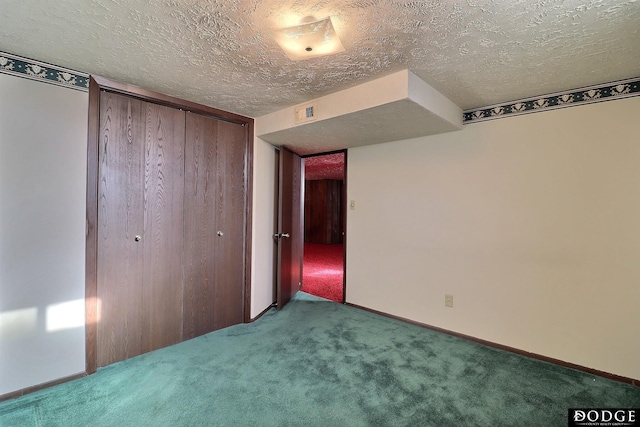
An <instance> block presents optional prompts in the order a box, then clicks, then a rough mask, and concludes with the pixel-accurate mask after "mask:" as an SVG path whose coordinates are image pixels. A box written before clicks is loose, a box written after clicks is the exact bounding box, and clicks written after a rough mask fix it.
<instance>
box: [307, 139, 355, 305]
mask: <svg viewBox="0 0 640 427" xmlns="http://www.w3.org/2000/svg"><path fill="white" fill-rule="evenodd" d="M345 164H346V151H340V152H333V153H327V154H320V155H314V156H309V157H305V158H304V177H305V183H304V252H303V270H302V271H303V275H302V288H301V290H302V291H304V292H307V293H309V294H312V295H316V296H319V297H322V298H326V299H329V300H332V301H335V302H339V303H344V302H345V278H344V273H345V217H346V212H345V211H346V209H345V208H346V206H345V205H346V203H345V199H346V185H345V182H346V181H345V176H346V175H345Z"/></svg>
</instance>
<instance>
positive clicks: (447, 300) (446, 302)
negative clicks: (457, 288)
mask: <svg viewBox="0 0 640 427" xmlns="http://www.w3.org/2000/svg"><path fill="white" fill-rule="evenodd" d="M444 305H445V307H450V308H453V295H446V294H445V296H444Z"/></svg>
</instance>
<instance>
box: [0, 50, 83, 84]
mask: <svg viewBox="0 0 640 427" xmlns="http://www.w3.org/2000/svg"><path fill="white" fill-rule="evenodd" d="M0 73H3V74H10V75H12V76H18V77H24V78H27V79H31V80H37V81H41V82H44V83H50V84H54V85H58V86H63V87H68V88H71V89H76V90H81V91H84V92H88V91H89V75H88V74H85V73H80V72H78V71H73V70H69V69H67V68H62V67H59V66H57V65H52V64H47V63H45V62H40V61H35V60H33V59H28V58H23V57H21V56H18V55H13V54H11V53H6V52H2V51H0Z"/></svg>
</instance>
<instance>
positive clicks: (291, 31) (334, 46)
mask: <svg viewBox="0 0 640 427" xmlns="http://www.w3.org/2000/svg"><path fill="white" fill-rule="evenodd" d="M308 19H311V21H308ZM305 21H306V22H305ZM273 37H274V38H275V40H276V42H278V44H279V45H280V47H281V48H282V50H284V53H285V54H286V55H287V56H288V57H289V59H291V60H292V61H300V60H303V59H309V58H315V57H318V56H324V55H330V54H332V53H338V52H343V51H344V47H343V46H342V43H341V42H340V39H339V38H338V35H337V34H336V31H335V30H334V29H333V24H332V23H331V18H330V17H326V18H324V19H320V20H316V19H315V18H313V17H308V18H306V19H304V20H303V22H301V23H300V24H298V25H294V26H292V27H287V28H281V29H277V30H273Z"/></svg>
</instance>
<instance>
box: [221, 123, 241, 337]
mask: <svg viewBox="0 0 640 427" xmlns="http://www.w3.org/2000/svg"><path fill="white" fill-rule="evenodd" d="M216 140H217V168H216V171H217V176H216V228H217V230H218V231H220V232H221V233H222V236H217V237H216V239H217V244H216V248H217V251H216V257H215V259H214V264H215V267H214V271H215V277H216V278H215V282H216V286H215V295H214V309H213V313H214V325H215V328H216V329H220V328H225V327H227V326H231V325H235V324H238V323H242V322H243V321H244V271H245V268H244V250H245V248H244V243H245V241H246V240H245V232H246V228H245V213H246V206H245V193H246V188H245V178H246V175H245V174H246V171H245V164H246V162H245V153H246V151H247V150H246V145H245V144H246V141H247V134H246V128H245V127H243V126H242V125H239V124H235V123H231V122H225V121H219V123H218V129H217V138H216Z"/></svg>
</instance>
